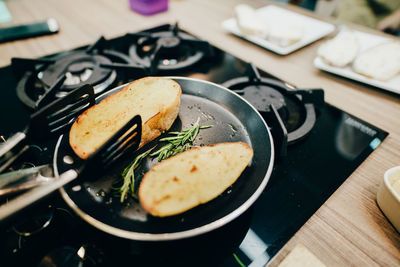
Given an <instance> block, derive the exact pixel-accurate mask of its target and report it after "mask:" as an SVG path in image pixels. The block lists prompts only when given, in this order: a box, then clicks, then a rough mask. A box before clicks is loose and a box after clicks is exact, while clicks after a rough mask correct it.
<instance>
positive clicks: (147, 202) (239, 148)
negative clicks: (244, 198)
mask: <svg viewBox="0 0 400 267" xmlns="http://www.w3.org/2000/svg"><path fill="white" fill-rule="evenodd" d="M252 157H253V149H252V148H251V147H250V146H249V145H247V144H246V143H242V142H236V143H219V144H216V145H210V146H203V147H199V148H193V149H191V150H187V151H185V152H183V153H181V154H178V155H176V156H174V157H171V158H169V159H167V160H164V161H162V162H161V163H159V164H157V165H155V166H153V168H152V169H151V170H150V171H149V172H147V173H146V174H145V175H144V177H143V180H142V182H141V184H140V187H139V200H140V204H141V205H142V207H143V208H144V209H145V210H146V211H148V212H149V213H150V214H152V215H153V216H158V217H165V216H170V215H175V214H179V213H182V212H184V211H187V210H189V209H191V208H193V207H196V206H197V205H200V204H202V203H205V202H208V201H210V200H212V199H214V198H216V197H217V196H218V195H220V194H221V193H222V192H224V191H225V190H226V189H227V188H228V187H229V186H231V185H232V184H233V183H234V182H235V181H236V179H237V178H238V177H239V176H240V174H241V173H242V172H243V170H244V169H245V168H246V166H247V165H248V164H249V163H250V161H251V159H252Z"/></svg>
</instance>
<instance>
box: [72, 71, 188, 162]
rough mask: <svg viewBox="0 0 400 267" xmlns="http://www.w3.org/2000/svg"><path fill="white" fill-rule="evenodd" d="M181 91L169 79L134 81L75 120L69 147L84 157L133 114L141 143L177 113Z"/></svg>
mask: <svg viewBox="0 0 400 267" xmlns="http://www.w3.org/2000/svg"><path fill="white" fill-rule="evenodd" d="M141 90H143V92H141ZM146 90H147V91H149V93H148V92H147V91H146ZM163 94H165V95H166V96H168V97H162V95H163ZM181 94H182V91H181V88H180V86H179V84H178V83H176V82H175V81H173V80H171V79H167V78H162V77H146V78H142V79H139V80H136V81H134V82H132V83H130V84H128V85H127V86H125V87H124V88H123V89H122V90H120V91H119V92H117V93H115V94H113V95H111V96H109V97H107V98H105V99H103V100H102V101H101V102H100V103H99V104H97V105H95V106H92V107H91V108H89V109H87V110H86V111H85V112H83V113H82V114H81V115H80V116H79V117H78V118H77V119H76V121H75V122H74V123H73V125H72V127H71V130H70V136H69V143H70V145H71V148H72V149H73V151H74V152H75V153H76V154H77V155H78V156H79V157H80V158H82V159H86V158H88V157H89V156H90V155H91V154H92V153H93V152H94V151H95V150H96V149H98V148H99V147H100V146H101V145H102V144H103V143H104V142H105V141H106V140H107V139H108V138H110V137H111V136H112V134H114V133H115V132H117V130H118V129H120V128H121V127H122V126H123V125H124V124H125V123H126V122H127V121H129V120H130V119H131V118H132V117H133V116H135V115H136V114H139V115H141V116H142V139H141V143H140V146H143V145H145V144H146V143H148V142H150V141H151V140H153V139H154V138H156V137H158V136H159V135H160V134H161V133H162V132H164V131H166V130H168V129H169V128H170V127H171V125H172V123H173V121H174V120H175V119H176V117H177V116H178V111H179V105H180V97H181Z"/></svg>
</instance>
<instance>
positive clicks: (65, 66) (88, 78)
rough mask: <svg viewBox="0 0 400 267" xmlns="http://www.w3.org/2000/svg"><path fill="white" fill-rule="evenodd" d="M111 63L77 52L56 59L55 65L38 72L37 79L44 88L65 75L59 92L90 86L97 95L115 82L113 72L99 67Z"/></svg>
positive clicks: (101, 57)
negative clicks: (85, 85)
mask: <svg viewBox="0 0 400 267" xmlns="http://www.w3.org/2000/svg"><path fill="white" fill-rule="evenodd" d="M111 63H112V61H111V60H110V59H109V58H108V57H107V56H105V55H91V54H88V53H86V52H85V51H79V52H75V53H72V54H69V55H66V56H65V57H63V58H60V59H58V60H57V61H56V63H54V64H52V65H50V66H49V67H48V68H46V69H45V70H43V71H41V72H39V73H38V75H37V77H38V78H39V80H41V81H42V82H43V84H44V85H45V86H46V87H51V86H52V85H53V84H54V83H55V82H56V81H57V79H58V78H59V77H61V76H63V75H65V77H66V78H65V81H64V83H63V84H62V86H61V88H60V91H61V92H69V91H71V90H73V89H75V88H78V87H81V86H83V85H84V84H92V85H93V86H94V88H95V93H96V94H98V93H100V92H102V91H104V89H106V88H107V87H108V86H109V85H110V84H111V83H113V82H114V81H115V78H116V76H117V75H116V73H115V71H113V70H111V69H108V68H102V67H101V64H111ZM64 94H65V93H64ZM64 94H62V95H64Z"/></svg>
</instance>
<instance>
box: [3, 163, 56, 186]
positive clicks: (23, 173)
mask: <svg viewBox="0 0 400 267" xmlns="http://www.w3.org/2000/svg"><path fill="white" fill-rule="evenodd" d="M44 168H50V166H49V165H48V164H47V165H41V166H37V167H32V168H27V169H22V170H17V171H11V172H6V173H3V174H0V189H2V188H3V187H6V186H8V185H10V184H12V183H16V182H18V181H20V180H31V179H29V178H31V177H34V176H37V174H39V173H40V171H41V170H42V169H44ZM26 178H28V179H26Z"/></svg>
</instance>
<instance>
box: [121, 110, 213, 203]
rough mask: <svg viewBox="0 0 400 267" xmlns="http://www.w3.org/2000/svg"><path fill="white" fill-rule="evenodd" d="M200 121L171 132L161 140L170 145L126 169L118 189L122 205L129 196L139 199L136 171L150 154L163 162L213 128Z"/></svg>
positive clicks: (138, 157) (191, 144)
mask: <svg viewBox="0 0 400 267" xmlns="http://www.w3.org/2000/svg"><path fill="white" fill-rule="evenodd" d="M199 121H200V118H198V119H197V121H196V122H195V123H194V124H193V125H192V127H191V128H190V129H187V130H184V131H182V132H169V133H168V134H170V135H173V136H169V137H164V138H161V139H160V140H159V141H161V142H168V144H166V145H164V146H162V147H161V148H160V149H159V150H157V151H156V152H153V153H151V154H150V152H151V151H152V150H153V148H154V147H153V148H151V149H149V150H147V151H146V152H144V153H142V154H140V155H138V156H137V157H136V158H135V159H134V161H133V162H132V163H131V164H129V165H128V166H127V167H126V168H125V169H124V171H123V172H122V174H121V175H122V178H123V184H122V186H121V187H118V188H116V191H117V192H118V193H120V194H121V195H120V201H121V203H122V202H124V200H125V199H126V197H127V195H128V194H130V195H131V196H132V197H133V198H135V199H137V195H136V194H135V169H136V168H137V167H139V165H140V163H141V162H142V160H143V159H144V158H145V157H147V156H148V155H149V154H150V156H151V157H155V156H157V157H158V161H162V160H164V159H167V158H169V157H172V156H174V155H176V154H179V153H181V152H184V151H186V150H189V149H190V148H192V146H193V141H194V140H195V139H196V137H197V135H198V134H199V131H200V129H207V128H210V127H212V125H206V126H200V125H199Z"/></svg>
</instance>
